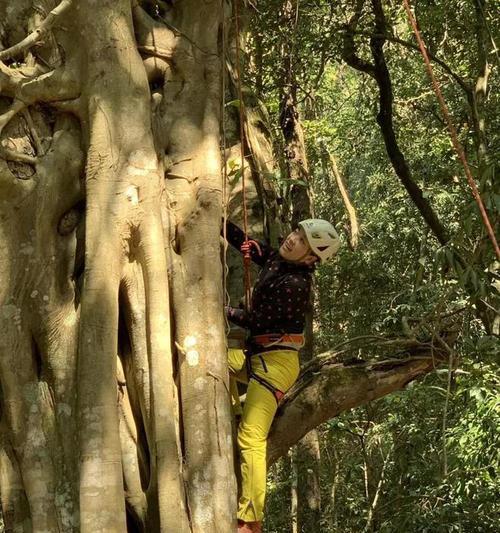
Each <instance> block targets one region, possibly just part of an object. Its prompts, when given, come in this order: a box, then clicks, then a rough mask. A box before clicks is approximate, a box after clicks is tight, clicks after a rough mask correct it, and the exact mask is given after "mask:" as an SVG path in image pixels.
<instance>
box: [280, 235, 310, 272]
mask: <svg viewBox="0 0 500 533" xmlns="http://www.w3.org/2000/svg"><path fill="white" fill-rule="evenodd" d="M279 252H280V255H281V257H282V258H283V259H285V260H286V261H292V262H294V263H305V264H306V265H312V264H313V263H315V262H316V261H317V260H318V258H317V257H316V256H315V255H314V254H313V253H312V250H311V247H310V246H309V244H308V242H307V239H306V236H305V234H304V230H303V229H300V228H297V229H296V230H295V231H292V233H290V235H288V237H287V238H286V239H285V240H284V241H283V244H282V245H281V246H280V250H279Z"/></svg>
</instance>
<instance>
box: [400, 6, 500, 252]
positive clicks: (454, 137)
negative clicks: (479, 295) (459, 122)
mask: <svg viewBox="0 0 500 533" xmlns="http://www.w3.org/2000/svg"><path fill="white" fill-rule="evenodd" d="M403 5H404V8H405V10H406V13H407V15H408V19H409V20H410V23H411V26H412V28H413V32H414V33H415V37H416V39H417V42H418V45H419V48H420V52H421V54H422V57H423V58H424V62H425V66H426V68H427V72H428V74H429V77H430V78H431V81H432V86H433V88H434V92H435V93H436V96H437V99H438V100H439V104H440V106H441V111H442V113H443V116H444V118H445V120H446V123H447V125H448V130H449V132H450V136H451V141H452V144H453V147H454V148H455V151H456V152H457V155H458V157H459V159H460V161H461V162H462V166H463V167H464V171H465V175H466V177H467V181H468V182H469V186H470V188H471V189H472V194H473V196H474V199H475V200H476V203H477V205H478V207H479V211H480V213H481V217H482V219H483V223H484V225H485V227H486V230H487V232H488V236H489V238H490V240H491V242H492V244H493V248H494V249H495V253H496V256H497V259H499V260H500V248H499V246H498V242H497V240H496V237H495V233H494V231H493V228H492V226H491V222H490V220H489V218H488V213H487V212H486V208H485V206H484V203H483V200H482V198H481V195H480V193H479V190H478V188H477V185H476V182H475V181H474V178H473V177H472V172H471V170H470V167H469V164H468V163H467V158H466V157H465V152H464V149H463V148H462V145H461V144H460V141H459V140H458V135H457V130H456V129H455V126H454V125H453V122H452V120H451V117H450V113H449V111H448V107H447V105H446V102H445V101H444V98H443V94H442V92H441V88H440V86H439V83H438V81H437V79H436V77H435V76H434V71H433V69H432V65H431V62H430V60H429V56H428V54H427V48H426V46H425V44H424V41H423V39H422V36H421V35H420V31H419V29H418V26H417V21H416V19H415V17H414V16H413V13H412V11H411V7H410V2H409V0H403Z"/></svg>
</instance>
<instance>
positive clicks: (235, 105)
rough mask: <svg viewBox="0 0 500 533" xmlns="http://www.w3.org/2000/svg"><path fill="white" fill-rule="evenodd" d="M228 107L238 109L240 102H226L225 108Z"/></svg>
mask: <svg viewBox="0 0 500 533" xmlns="http://www.w3.org/2000/svg"><path fill="white" fill-rule="evenodd" d="M230 106H233V107H236V108H237V109H239V108H240V101H239V100H231V101H229V102H226V107H230Z"/></svg>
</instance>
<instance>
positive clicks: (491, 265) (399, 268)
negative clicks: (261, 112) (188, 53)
mask: <svg viewBox="0 0 500 533" xmlns="http://www.w3.org/2000/svg"><path fill="white" fill-rule="evenodd" d="M376 4H377V2H368V1H367V2H354V1H341V2H329V1H321V0H315V1H313V0H305V1H294V2H283V0H281V1H276V0H274V1H266V2H259V3H258V5H257V6H255V8H254V9H253V8H251V11H252V16H251V18H250V25H249V31H248V42H249V43H250V50H251V51H250V54H249V58H248V61H249V69H248V71H247V72H248V75H247V79H246V83H247V85H248V86H249V87H251V89H252V90H253V91H254V92H255V93H256V94H257V96H258V97H259V98H260V99H261V100H262V101H264V102H265V104H266V106H267V108H268V109H269V110H270V115H271V116H270V122H271V125H272V128H273V130H274V138H275V143H276V148H277V150H276V153H283V141H282V136H281V132H280V129H279V121H280V111H281V109H280V102H281V95H282V93H283V91H284V89H285V87H284V83H285V80H286V79H287V77H286V72H284V71H283V65H284V62H283V55H284V53H285V52H284V50H287V53H289V50H290V48H291V49H292V65H293V69H294V73H295V76H296V92H297V103H298V111H299V114H300V120H301V121H302V125H303V127H304V130H305V142H306V145H307V154H308V158H309V165H310V170H311V172H310V184H311V185H310V186H311V189H312V193H313V196H314V200H315V209H316V215H317V216H320V217H324V218H329V219H332V220H333V221H334V222H335V224H336V226H337V228H338V229H339V230H340V231H341V232H342V233H343V234H344V244H345V245H344V247H343V249H342V252H341V253H340V254H339V256H338V258H337V260H336V261H335V262H334V263H332V264H331V265H327V266H325V267H323V268H321V269H320V270H319V272H318V275H317V284H316V289H317V291H316V302H315V351H316V353H321V352H322V351H324V350H327V349H332V348H333V347H335V346H339V347H340V346H342V347H343V348H348V349H345V350H344V354H345V355H344V356H345V358H352V357H358V358H361V359H368V358H377V357H380V358H383V356H384V349H383V346H380V345H379V343H378V341H379V339H382V338H390V337H391V336H392V335H398V334H401V333H404V334H405V335H408V336H410V337H411V336H416V337H417V338H426V337H428V336H429V335H431V336H432V335H433V334H436V332H444V331H449V330H452V331H453V344H452V345H451V346H449V348H450V358H449V361H448V362H445V363H446V364H444V365H442V366H441V367H440V368H439V369H437V370H436V372H434V373H433V374H431V375H429V376H427V377H426V378H425V379H424V380H422V381H421V382H419V383H416V384H413V385H412V386H410V387H408V389H407V390H405V391H403V392H401V393H397V394H393V395H391V396H389V397H386V398H384V399H381V400H378V401H376V402H373V403H372V404H368V405H367V406H366V407H363V408H359V409H356V410H354V411H352V412H349V413H347V414H345V415H343V416H340V417H337V418H336V419H334V420H332V421H331V422H330V423H328V424H325V425H324V426H323V427H322V428H321V430H320V439H321V451H322V459H321V461H322V463H321V487H322V488H321V492H322V513H321V516H322V527H321V530H322V531H325V532H330V531H332V532H333V531H338V532H348V531H349V532H350V531H353V532H354V531H356V532H359V531H384V532H400V531H432V532H433V533H434V532H441V531H442V532H448V531H462V532H467V533H469V532H487V531H491V532H493V531H496V529H497V519H498V512H499V508H498V487H499V485H498V466H499V465H498V459H499V458H498V428H499V420H500V414H499V407H500V406H499V400H498V385H499V379H498V354H499V352H500V350H499V343H498V312H497V311H498V305H499V298H498V292H499V286H500V281H499V277H498V262H496V261H495V256H494V252H493V247H492V246H491V243H490V242H489V241H488V240H487V237H486V231H485V228H484V225H483V223H482V221H481V219H480V217H479V211H478V208H477V205H476V204H475V202H474V200H473V197H472V194H471V191H470V189H469V187H468V185H467V182H466V180H465V175H464V171H463V168H462V167H461V165H460V162H459V161H458V158H457V156H456V154H455V153H454V150H453V147H452V144H451V141H450V137H449V133H448V131H447V129H446V126H445V123H444V120H443V118H442V115H441V112H440V109H439V105H438V101H437V99H436V96H435V94H434V92H433V90H432V87H431V84H430V80H429V78H428V77H427V73H426V71H425V68H424V63H423V60H422V57H421V55H420V53H419V52H418V50H417V49H416V48H415V45H416V42H415V40H414V36H413V34H412V31H411V27H410V25H409V23H408V19H407V17H406V13H405V11H404V9H403V6H402V3H401V2H394V1H387V2H383V10H384V14H385V18H386V36H387V38H386V41H385V44H384V54H385V61H386V63H387V67H388V70H389V74H390V78H391V82H392V91H393V98H394V102H393V116H392V120H393V123H394V129H395V132H396V138H397V142H398V144H399V148H400V150H401V152H402V153H403V154H404V157H405V159H406V161H407V163H408V166H409V168H410V169H411V174H412V177H413V179H414V181H415V182H416V183H417V185H418V187H419V188H420V189H421V191H422V196H423V197H424V198H425V199H427V200H428V201H429V203H430V205H431V207H432V209H433V210H434V212H435V213H436V215H437V217H438V219H439V220H440V222H441V224H442V225H443V227H444V228H446V232H447V234H448V236H449V240H448V242H446V243H445V244H444V245H443V244H442V243H440V242H438V239H436V237H435V235H434V234H433V230H432V229H431V228H429V226H428V225H427V224H426V223H425V221H424V219H423V218H422V216H421V214H420V213H419V211H418V209H417V207H416V206H415V204H414V203H413V202H412V199H411V198H410V197H409V195H408V194H407V192H406V191H405V189H404V188H403V186H402V184H401V182H400V181H399V179H398V177H397V175H396V172H395V169H394V167H393V166H392V164H391V161H390V159H389V158H388V155H387V151H386V148H385V146H384V141H383V138H382V134H381V129H380V128H379V126H378V125H377V113H378V112H379V87H378V86H377V83H376V82H375V80H374V79H373V78H372V77H370V76H369V75H367V74H366V73H365V72H361V71H358V70H356V69H354V68H352V67H350V66H349V65H347V64H346V62H345V60H344V54H345V51H344V46H345V44H344V43H345V40H344V37H345V34H346V32H348V31H349V24H350V22H352V19H353V17H354V16H355V14H356V12H357V13H358V15H357V16H358V20H357V25H356V28H355V29H354V42H355V46H356V48H357V54H358V55H359V58H360V59H361V60H363V61H366V62H371V61H373V59H372V58H371V57H370V44H369V39H370V36H373V34H374V33H376V31H377V30H376V28H375V22H376V21H375V15H374V11H373V6H374V5H376ZM379 4H380V3H379ZM413 4H414V8H415V14H416V16H417V19H418V23H419V26H420V29H421V31H422V35H423V38H424V39H425V41H426V43H427V46H428V49H429V51H430V52H431V53H432V55H433V58H434V59H435V61H433V65H434V69H435V72H436V75H437V78H438V80H439V82H440V84H441V88H442V91H443V94H444V97H445V99H446V101H447V104H448V106H449V108H450V113H451V115H452V119H453V121H454V123H455V125H456V127H457V129H458V131H459V137H460V141H461V143H462V145H463V146H464V148H465V150H466V153H467V157H468V160H469V163H470V165H471V167H472V168H473V172H474V176H475V179H476V181H477V183H478V185H479V188H480V191H481V195H482V198H483V200H484V202H485V204H486V206H487V209H488V212H489V215H490V219H491V220H492V221H493V224H494V225H496V227H497V228H498V214H499V208H500V190H499V186H498V183H499V180H498V176H496V179H495V173H498V168H497V167H496V163H497V162H498V155H499V149H500V145H499V143H500V129H499V118H500V108H499V105H498V103H499V102H498V90H495V88H497V87H498V67H499V61H498V59H499V57H498V50H497V49H496V45H495V43H496V42H498V24H495V18H496V17H497V16H498V9H497V8H495V6H494V5H493V4H494V3H491V2H484V1H482V0H464V1H458V0H454V1H453V2H444V1H421V0H418V1H416V2H413ZM290 6H291V7H292V9H293V10H294V15H295V17H294V19H295V20H294V23H293V24H292V25H286V24H284V23H283V12H284V10H285V8H287V7H288V8H290ZM496 20H497V22H498V18H496ZM290 43H291V44H290ZM436 61H439V64H437V62H436ZM485 67H486V68H488V69H489V78H488V80H487V88H486V89H485V94H484V97H482V98H481V100H480V102H478V107H477V109H476V111H477V113H479V114H480V120H482V127H484V129H481V131H478V129H477V125H476V126H475V125H474V117H473V112H472V110H471V101H470V95H471V91H472V92H473V91H474V90H475V89H477V84H478V79H479V78H481V76H482V73H484V69H485ZM457 80H458V81H457ZM466 89H467V90H466ZM467 91H469V92H467ZM475 128H476V129H475ZM481 143H484V146H482V147H481V146H480V145H481ZM330 156H334V158H335V159H336V161H337V164H338V167H339V169H340V171H341V174H342V175H343V178H344V180H345V182H346V184H347V188H348V190H349V194H350V197H351V200H352V203H353V205H354V206H355V209H356V212H357V217H358V221H359V224H360V236H359V245H358V246H357V247H356V249H352V248H351V247H349V246H348V245H347V243H348V241H349V232H350V226H349V218H348V216H347V213H346V210H345V208H344V205H343V203H342V199H341V196H340V194H339V192H338V189H337V186H336V184H335V180H334V178H333V174H332V169H331V165H330ZM279 166H280V168H281V169H282V170H281V172H277V173H276V174H275V175H274V176H273V178H274V181H275V183H276V185H277V187H278V188H279V189H280V191H281V194H282V196H283V197H284V198H285V199H286V197H287V194H288V192H289V189H290V183H289V181H288V180H287V177H286V175H285V174H284V173H283V168H284V164H283V161H279ZM485 307H486V309H488V311H491V315H489V316H490V317H493V318H492V319H490V320H485V319H484V315H482V313H481V308H485ZM495 310H496V311H495ZM348 339H355V340H354V341H352V343H351V344H347V345H346V344H345V342H346V340H348ZM332 394H335V391H332ZM295 482H296V480H294V475H293V470H292V467H291V462H290V459H289V458H288V459H283V460H282V461H280V462H279V463H278V465H277V466H276V467H275V468H274V470H273V475H272V479H271V481H270V488H271V496H270V502H269V509H268V528H269V531H273V532H274V531H276V532H285V531H290V527H291V526H290V505H291V504H290V494H291V490H292V489H293V484H294V483H295ZM299 527H300V525H299Z"/></svg>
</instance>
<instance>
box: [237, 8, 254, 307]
mask: <svg viewBox="0 0 500 533" xmlns="http://www.w3.org/2000/svg"><path fill="white" fill-rule="evenodd" d="M234 15H235V29H236V74H237V80H236V82H237V87H238V101H239V105H238V109H239V118H240V158H241V166H240V171H241V190H242V200H243V231H244V233H245V242H244V243H243V245H242V246H241V251H242V253H243V270H244V281H245V309H247V310H248V309H250V298H251V276H250V263H251V254H252V246H255V245H256V244H257V243H256V242H255V241H252V240H249V239H248V210H247V197H246V186H245V145H244V143H243V139H244V123H243V118H244V117H243V91H242V90H241V68H240V14H239V0H236V1H235V2H234ZM257 249H258V245H257ZM259 251H260V250H259Z"/></svg>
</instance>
